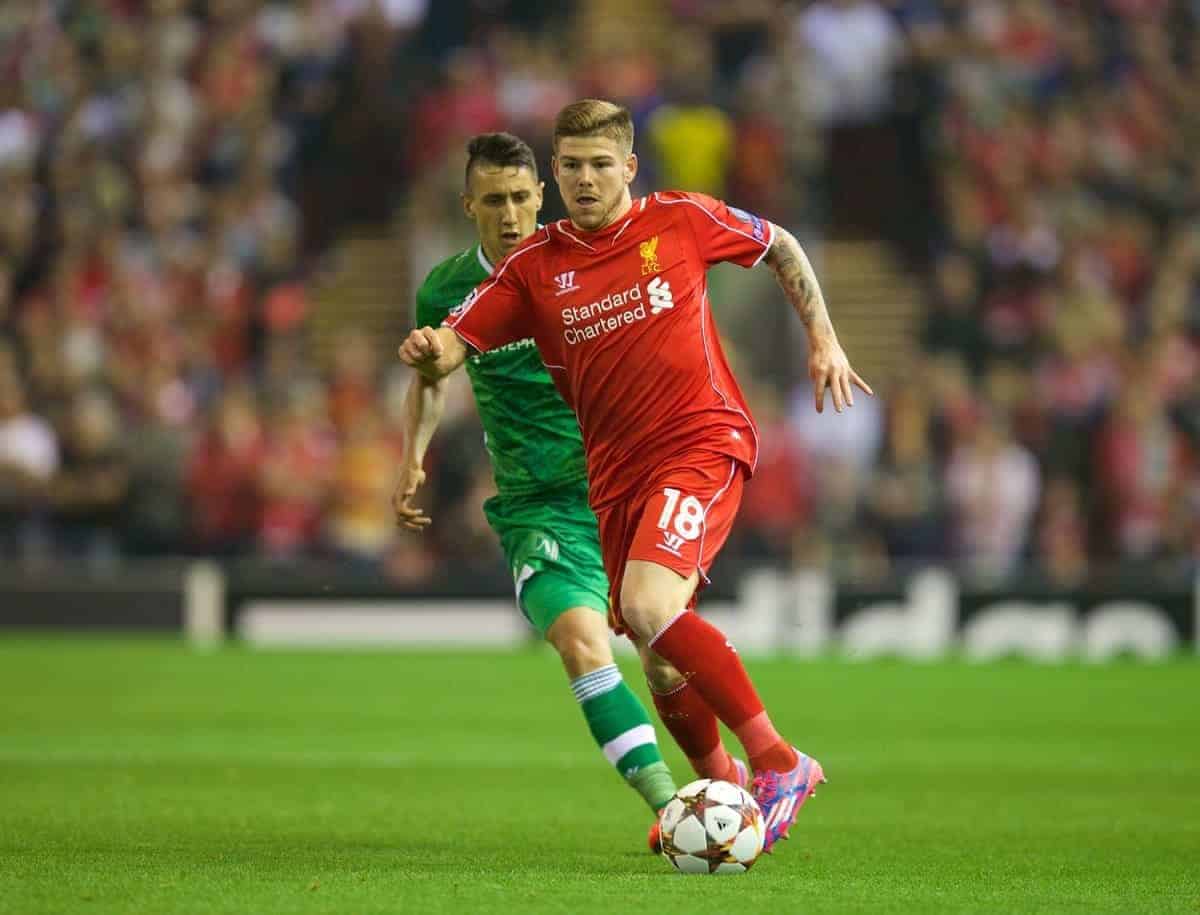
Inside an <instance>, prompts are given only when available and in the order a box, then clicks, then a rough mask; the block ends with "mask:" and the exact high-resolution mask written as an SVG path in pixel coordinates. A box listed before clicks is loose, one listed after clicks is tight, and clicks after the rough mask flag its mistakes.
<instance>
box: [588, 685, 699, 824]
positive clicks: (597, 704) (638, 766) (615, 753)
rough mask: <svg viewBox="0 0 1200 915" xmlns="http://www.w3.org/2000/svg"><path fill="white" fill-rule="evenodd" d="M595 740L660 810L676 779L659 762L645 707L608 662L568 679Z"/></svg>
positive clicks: (660, 761)
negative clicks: (606, 664)
mask: <svg viewBox="0 0 1200 915" xmlns="http://www.w3.org/2000/svg"><path fill="white" fill-rule="evenodd" d="M571 692H573V693H574V694H575V699H576V700H577V701H578V702H579V704H580V706H582V708H583V716H584V717H585V718H586V719H587V723H588V728H589V729H590V730H591V732H592V737H593V738H595V740H596V744H597V745H598V746H599V747H600V749H601V751H602V752H603V753H604V757H605V759H607V760H608V761H609V762H610V763H612V765H613V766H615V767H616V770H617V771H618V772H620V773H621V775H622V777H624V779H625V780H626V781H627V782H628V783H629V784H630V786H631V787H632V788H633V789H634V790H635V791H637V793H638V794H640V795H641V796H642V798H643V799H644V800H645V801H646V803H647V804H649V805H650V809H651V810H659V809H661V808H662V807H663V806H665V805H666V803H667V801H669V800H670V799H671V797H672V796H673V795H674V794H675V779H674V778H672V777H671V770H670V769H668V768H667V764H666V763H665V762H663V758H662V753H660V752H659V749H658V737H657V735H656V734H655V733H654V725H652V724H651V723H650V716H649V715H647V714H646V707H645V706H644V705H642V703H641V700H640V699H638V697H637V696H636V695H635V694H634V692H633V690H631V689H630V688H629V685H628V684H627V683H626V682H625V681H624V680H623V679H622V678H621V671H620V670H618V669H617V665H616V664H609V665H608V666H606V667H601V668H599V669H597V670H593V671H591V672H590V673H586V674H584V675H583V676H582V677H578V678H576V679H574V680H572V681H571Z"/></svg>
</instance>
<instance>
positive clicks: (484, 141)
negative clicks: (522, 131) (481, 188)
mask: <svg viewBox="0 0 1200 915" xmlns="http://www.w3.org/2000/svg"><path fill="white" fill-rule="evenodd" d="M480 162H487V163H488V164H489V165H498V166H501V167H514V166H515V167H516V168H527V169H529V170H530V171H531V172H533V177H534V180H537V176H538V167H537V159H536V158H534V155H533V150H532V149H530V148H529V144H528V143H526V142H525V141H524V140H522V139H521V138H520V137H515V136H513V135H512V134H511V133H481V134H476V135H475V136H473V137H471V139H470V141H469V142H468V143H467V171H466V174H465V176H464V177H465V180H466V183H467V186H468V187H470V185H471V169H473V168H474V167H475V166H476V165H477V164H478V163H480Z"/></svg>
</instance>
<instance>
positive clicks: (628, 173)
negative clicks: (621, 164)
mask: <svg viewBox="0 0 1200 915" xmlns="http://www.w3.org/2000/svg"><path fill="white" fill-rule="evenodd" d="M637 172H638V157H637V153H632V152H631V153H630V154H629V157H628V158H627V159H626V160H625V183H626V184H633V179H634V178H636V177H637Z"/></svg>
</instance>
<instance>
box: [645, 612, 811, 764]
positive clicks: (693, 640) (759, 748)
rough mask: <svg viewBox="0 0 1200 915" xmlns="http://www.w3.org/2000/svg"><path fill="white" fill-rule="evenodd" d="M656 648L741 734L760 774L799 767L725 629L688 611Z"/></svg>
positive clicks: (657, 638) (655, 640)
mask: <svg viewBox="0 0 1200 915" xmlns="http://www.w3.org/2000/svg"><path fill="white" fill-rule="evenodd" d="M650 647H652V648H653V649H654V650H655V651H656V652H657V653H658V654H659V655H661V656H662V657H664V658H666V660H668V661H670V662H671V664H672V666H674V668H675V669H676V670H678V671H679V672H680V673H681V674H683V676H684V678H685V679H686V680H687V681H688V683H689V684H690V685H691V686H693V687H694V688H695V691H696V692H697V693H698V694H699V695H700V697H701V698H703V700H704V703H705V705H706V706H708V708H710V709H711V710H712V712H713V713H714V714H716V716H717V717H718V718H720V719H721V721H723V722H724V723H725V726H726V727H727V728H729V730H731V731H733V732H734V733H735V734H737V735H738V740H740V741H741V742H742V745H743V746H745V747H746V753H747V755H748V756H749V757H750V765H751V766H752V767H753V768H754V769H755V770H760V769H790V768H791V767H792V766H794V765H795V764H796V754H795V753H794V752H793V750H792V748H791V745H790V744H788V743H787V741H785V740H784V739H783V738H782V737H781V736H780V735H779V732H778V731H776V730H775V728H774V726H773V725H772V724H771V719H770V718H768V717H767V715H766V713H765V711H764V710H763V704H762V700H760V699H759V698H758V692H757V691H756V690H755V689H754V684H753V683H751V682H750V676H749V674H747V673H746V668H745V667H743V666H742V660H741V658H739V657H738V654H737V652H736V651H735V650H734V648H733V645H731V644H730V643H729V640H728V639H726V638H725V635H724V633H722V632H721V630H720V629H718V628H717V627H716V626H713V625H712V624H711V623H708V622H706V621H705V620H703V619H701V618H700V617H699V616H698V615H697V614H695V613H692V612H691V611H684V612H683V613H681V614H679V616H677V617H675V619H673V620H672V621H671V622H670V623H668V624H667V626H666V627H665V628H664V629H663V630H662V631H661V632H659V633H658V635H656V636H655V637H654V638H653V639H651V640H650ZM668 728H669V725H668ZM672 733H674V732H673V731H672ZM676 739H678V738H676ZM681 746H682V744H681ZM685 752H686V750H685ZM689 755H690V754H689Z"/></svg>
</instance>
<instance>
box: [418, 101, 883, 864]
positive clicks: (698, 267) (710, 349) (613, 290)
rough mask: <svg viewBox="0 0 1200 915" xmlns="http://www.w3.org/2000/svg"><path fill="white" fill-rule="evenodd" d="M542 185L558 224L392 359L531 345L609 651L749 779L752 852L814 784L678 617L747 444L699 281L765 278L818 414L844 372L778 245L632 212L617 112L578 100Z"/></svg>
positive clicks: (814, 301) (693, 739)
mask: <svg viewBox="0 0 1200 915" xmlns="http://www.w3.org/2000/svg"><path fill="white" fill-rule="evenodd" d="M552 165H553V172H554V177H555V180H556V181H557V183H558V187H559V191H560V193H561V194H562V199H563V202H564V204H565V205H566V208H567V213H568V216H569V218H568V219H564V220H560V221H559V222H556V223H553V224H551V225H549V226H546V227H544V228H542V229H541V230H539V231H538V232H535V233H534V234H533V235H532V236H530V237H529V238H528V239H527V240H526V241H525V242H524V243H523V244H522V245H521V246H520V247H518V248H516V249H515V250H514V251H513V252H512V253H511V254H509V255H508V257H507V258H505V260H504V261H503V263H501V264H500V265H499V266H498V267H497V269H496V271H495V273H494V274H493V275H492V276H491V278H490V279H489V280H488V281H487V282H485V283H483V284H481V285H480V286H479V287H478V288H477V289H476V290H475V291H474V292H473V293H472V294H471V295H470V296H468V298H467V299H466V301H464V302H463V303H462V305H460V306H459V307H458V308H457V309H455V311H454V312H452V313H451V316H450V317H449V318H448V319H447V321H446V322H445V324H444V325H443V326H442V327H440V328H437V329H434V328H430V327H425V328H420V329H417V330H414V331H413V332H412V333H411V334H410V335H409V336H408V338H407V339H406V340H405V342H404V344H403V345H402V346H401V348H400V356H401V358H402V359H403V360H404V361H405V362H406V363H407V364H409V365H411V366H414V367H415V368H417V369H418V370H419V371H421V372H422V373H423V374H425V375H427V376H428V377H440V376H442V375H444V374H447V373H449V372H451V371H453V370H454V369H455V368H457V366H458V365H460V364H461V363H462V362H463V360H464V359H465V358H466V357H467V355H468V354H469V352H471V351H473V350H479V351H486V350H491V349H495V348H497V347H500V346H504V345H506V344H509V343H512V342H514V341H516V340H521V339H524V338H528V337H532V338H533V339H534V340H535V341H536V343H537V346H538V349H539V350H540V352H541V356H542V361H543V362H544V363H545V364H546V366H547V368H548V369H549V370H550V375H551V377H552V378H553V379H554V380H555V383H556V385H557V386H558V389H559V391H560V392H561V393H562V395H563V397H564V398H565V399H566V401H567V403H568V404H569V405H570V406H571V407H572V408H573V409H574V410H575V413H576V415H577V416H578V418H579V425H580V428H581V430H582V432H583V442H584V450H585V451H586V452H587V461H588V481H589V486H590V501H591V505H592V508H593V510H594V511H595V514H596V518H597V520H598V522H599V528H600V541H601V548H602V551H603V554H604V565H605V571H606V572H607V574H608V578H609V582H610V589H611V601H612V608H611V611H610V618H611V622H612V624H613V627H614V629H616V631H617V632H625V633H627V634H628V635H629V637H630V638H631V639H632V640H633V641H634V642H635V643H636V644H637V646H638V650H639V654H640V655H641V658H642V666H643V668H644V669H645V671H646V674H647V679H648V681H649V683H650V687H651V691H652V692H653V694H654V701H655V705H656V707H657V708H658V710H659V714H660V716H661V717H662V719H663V723H664V724H665V725H666V727H667V729H668V730H669V731H670V732H671V734H672V736H674V737H675V739H676V740H677V741H678V743H679V745H680V747H681V748H682V749H683V750H684V752H685V753H686V754H687V756H688V758H689V759H690V760H691V762H692V764H693V766H694V767H695V768H696V770H697V772H698V773H700V774H701V775H702V776H705V777H711V778H725V779H729V780H736V775H737V773H736V771H735V770H734V767H733V761H732V758H731V757H730V755H729V753H728V752H727V751H726V750H725V748H724V746H723V745H722V743H721V739H720V735H719V732H718V730H717V721H718V719H719V720H720V721H722V722H724V723H725V725H726V726H727V727H729V729H730V730H731V731H733V733H734V734H736V735H737V737H738V739H739V740H740V741H741V743H742V745H743V746H744V747H745V749H746V752H747V754H748V756H749V759H750V763H751V765H752V767H753V768H754V773H755V775H754V782H753V784H752V786H751V791H752V793H753V794H754V796H755V799H756V800H757V801H758V803H759V806H760V807H761V808H762V811H763V816H764V818H765V820H766V823H767V835H766V841H765V846H766V847H767V848H770V846H771V845H773V844H774V843H775V841H776V840H777V839H779V838H780V837H781V836H784V835H786V833H787V831H788V829H789V828H790V827H791V825H792V823H793V822H794V821H795V818H796V814H797V813H798V811H799V808H800V806H801V805H802V804H803V803H804V802H805V801H806V800H807V799H808V798H809V797H810V796H811V795H812V793H813V791H814V790H815V789H816V786H817V784H818V783H819V782H821V781H824V774H823V771H822V769H821V766H820V764H819V763H818V762H817V761H816V760H814V759H812V758H811V757H809V756H806V755H805V754H803V753H801V752H800V751H799V750H797V749H796V748H795V747H793V746H792V745H791V744H790V743H789V742H788V741H786V740H784V739H783V737H781V736H780V734H779V733H778V732H777V731H776V730H775V728H774V726H773V725H772V723H771V720H770V718H769V717H768V715H767V713H766V711H765V710H764V708H763V704H762V702H761V700H760V699H759V697H758V693H757V691H756V690H755V688H754V685H753V683H752V682H751V680H750V678H749V676H748V675H747V673H746V670H745V668H744V667H743V665H742V662H741V660H740V659H739V657H738V655H737V653H736V651H735V650H734V648H733V646H732V645H731V644H730V643H729V642H728V641H727V640H726V638H725V636H724V634H723V633H722V632H721V631H720V630H718V629H717V628H716V627H714V626H712V625H711V624H710V623H708V622H707V621H705V620H704V619H702V618H701V617H700V616H699V615H697V614H696V613H693V612H691V610H692V608H693V607H694V606H695V599H696V591H697V588H698V587H699V586H700V584H701V582H702V581H706V578H705V575H706V573H707V571H708V569H709V567H710V566H711V564H712V562H713V559H714V558H715V557H716V554H717V552H718V551H719V550H720V548H721V546H722V545H723V544H724V542H725V540H726V538H727V537H728V535H729V530H730V527H731V526H732V524H733V519H734V515H735V514H736V511H737V506H738V502H739V500H740V498H741V493H742V485H743V482H744V481H745V479H746V478H747V477H748V476H749V475H750V474H751V473H752V472H753V470H754V464H755V460H756V458H757V451H758V441H757V431H756V429H755V426H754V422H753V420H752V419H751V418H750V413H749V410H748V409H747V407H746V403H745V399H744V398H743V396H742V393H741V391H740V390H739V388H738V385H737V382H736V380H735V379H734V377H733V373H732V372H731V371H730V369H729V366H728V364H727V362H726V360H725V356H724V354H723V353H722V351H721V347H720V344H719V342H718V340H717V332H716V328H715V327H714V326H713V321H712V315H711V311H710V308H709V303H708V291H707V283H706V279H705V273H706V271H707V269H708V267H710V266H712V265H713V264H716V263H718V262H720V261H730V262H732V263H735V264H738V265H740V266H742V267H753V266H755V265H756V264H758V263H760V262H763V263H765V264H766V266H767V267H768V268H769V269H770V270H771V271H772V272H773V273H774V274H775V276H776V278H777V280H778V281H779V284H780V286H781V287H782V288H783V291H784V293H785V294H786V295H787V297H788V299H789V300H790V301H791V303H792V305H793V307H794V308H795V310H796V312H797V314H798V315H799V316H800V319H801V320H802V321H803V322H804V325H805V327H806V329H807V331H808V348H809V353H808V357H809V373H810V375H811V376H812V380H813V382H814V387H815V389H816V408H817V410H821V409H822V408H823V404H824V399H825V389H826V388H827V387H828V388H829V389H830V393H831V394H832V399H833V403H834V407H835V409H837V411H838V412H841V411H842V410H843V409H844V408H845V407H848V406H851V405H852V404H853V402H854V398H853V394H852V392H851V385H857V386H858V387H859V388H861V389H862V390H863V391H865V392H866V393H868V394H870V393H871V390H870V388H869V387H868V386H867V385H866V383H865V382H863V380H862V379H861V378H859V376H858V375H857V374H856V373H855V372H854V370H853V369H852V368H851V366H850V363H849V361H848V360H847V358H846V355H845V353H844V352H843V351H842V347H841V345H840V344H839V343H838V340H837V335H836V334H835V332H834V329H833V325H832V323H831V322H830V319H829V314H828V312H827V310H826V308H825V302H824V300H823V298H822V295H821V291H820V287H819V286H818V284H817V280H816V277H815V275H814V274H813V270H812V267H811V266H810V264H809V262H808V259H807V257H805V255H804V252H803V251H802V250H801V248H800V245H799V244H798V243H797V241H796V240H795V238H793V237H792V236H791V235H790V234H789V233H788V232H787V231H785V230H783V229H781V228H779V227H778V226H775V225H772V224H771V223H769V222H766V221H764V220H762V219H760V218H758V217H757V216H754V215H752V214H750V213H745V212H743V211H741V210H737V209H734V208H732V207H728V206H726V205H725V204H724V203H721V202H720V201H717V200H714V199H712V198H710V197H706V196H704V195H702V194H690V193H681V192H675V191H669V192H661V193H656V194H651V195H649V196H647V197H642V198H640V199H638V200H633V199H632V196H631V194H630V190H629V186H630V184H631V183H632V181H633V179H634V176H635V175H636V173H637V157H636V156H635V155H634V154H633V123H632V120H631V118H630V115H629V112H628V111H627V110H626V109H625V108H622V107H620V106H618V105H614V104H612V103H611V102H606V101H600V100H595V99H586V100H583V101H580V102H576V103H574V104H572V105H569V106H567V107H566V108H565V109H563V110H562V111H561V112H560V113H559V116H558V119H557V121H556V123H555V131H554V159H553V160H552Z"/></svg>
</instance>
